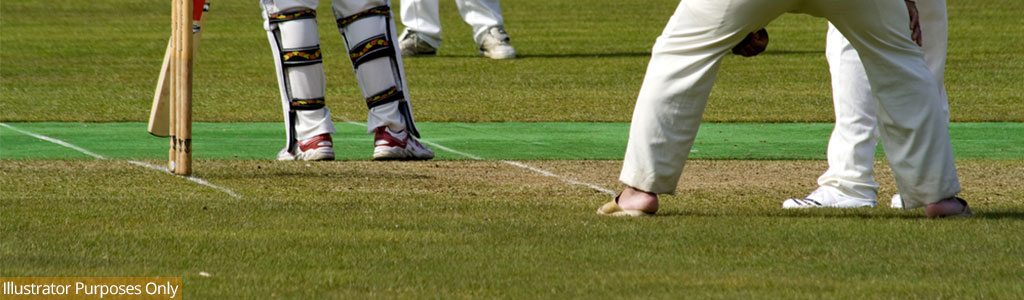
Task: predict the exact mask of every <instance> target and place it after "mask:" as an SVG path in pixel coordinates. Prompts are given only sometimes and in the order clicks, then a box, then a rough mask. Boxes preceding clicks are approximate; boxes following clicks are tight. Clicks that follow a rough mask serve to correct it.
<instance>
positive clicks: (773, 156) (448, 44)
mask: <svg viewBox="0 0 1024 300" xmlns="http://www.w3.org/2000/svg"><path fill="white" fill-rule="evenodd" d="M439 2H440V5H441V18H442V25H443V27H444V30H445V33H444V45H443V46H442V48H441V49H440V50H439V51H438V55H437V56H435V57H423V58H419V57H417V58H408V59H405V60H404V63H405V68H406V75H407V78H408V85H409V91H408V92H409V95H410V96H411V98H412V104H413V107H414V110H415V113H416V117H417V120H418V121H420V122H421V126H422V129H423V133H424V137H425V140H426V141H429V142H431V143H436V144H435V145H440V146H444V147H445V148H448V149H452V150H455V151H459V153H455V152H450V151H448V150H444V149H442V148H439V147H434V149H435V151H436V152H437V154H438V159H437V160H433V161H426V162H373V161H367V160H366V159H367V158H368V157H369V156H370V152H371V148H370V145H371V143H372V142H371V138H370V137H369V136H368V135H366V134H365V131H364V130H365V129H364V128H362V125H361V124H353V123H348V122H344V120H361V119H363V118H365V117H366V108H365V105H363V102H362V99H360V96H359V93H360V91H359V88H358V87H357V85H356V84H355V80H354V76H353V74H352V70H351V66H350V64H349V62H348V61H347V59H346V58H345V53H346V51H345V49H343V46H342V43H341V39H340V37H339V35H338V33H337V30H336V27H335V26H334V20H333V18H332V16H331V15H332V14H331V13H330V8H329V7H330V1H320V5H321V7H320V8H319V10H320V14H319V15H318V22H319V24H320V37H321V38H322V41H321V47H322V49H323V54H324V57H325V60H324V69H325V73H326V75H327V84H326V85H327V90H326V99H327V106H328V107H329V108H330V109H331V111H332V114H333V116H334V121H335V124H336V127H337V129H338V130H339V134H337V135H335V136H334V138H335V141H336V142H337V147H338V150H339V151H338V154H339V158H341V159H344V160H345V161H335V162H322V163H310V162H287V161H286V162H281V161H273V160H272V158H273V157H274V155H275V154H276V152H277V151H278V149H280V147H281V146H282V144H283V143H282V139H283V128H282V125H281V111H280V108H281V104H280V100H279V95H278V87H277V82H276V78H275V76H274V67H273V66H272V62H273V60H272V57H271V55H270V50H269V47H268V46H267V41H266V32H265V31H264V30H263V28H262V24H261V20H260V17H259V14H260V12H259V7H258V4H257V3H256V1H249V0H212V8H211V11H210V13H209V14H208V16H207V17H208V19H207V22H206V24H205V26H204V28H203V38H202V41H201V42H200V46H199V52H198V53H197V54H196V62H195V74H194V78H195V86H194V87H195V89H194V92H195V98H194V101H193V112H194V114H193V116H194V118H195V119H194V120H195V121H196V122H197V123H195V145H194V146H195V149H196V153H195V155H196V158H197V160H196V161H195V164H194V168H195V169H194V171H195V172H194V175H195V177H192V178H183V177H178V176H172V175H169V174H168V173H167V172H165V171H162V169H163V167H162V166H163V165H164V164H166V162H167V161H166V158H165V156H166V154H167V141H166V139H162V138H156V137H151V136H149V135H148V134H146V133H145V125H144V122H145V121H146V119H147V117H148V115H149V109H150V106H151V99H152V92H153V86H154V84H155V81H156V79H157V71H158V68H159V66H160V61H161V59H162V55H163V53H164V47H165V46H166V44H167V39H168V32H169V26H168V22H169V17H168V16H169V12H170V5H169V1H150V0H109V1H81V0H52V1H40V0H2V1H0V16H2V17H0V122H2V123H4V124H7V125H10V126H13V127H15V128H18V129H19V130H24V131H28V132H33V133H36V134H40V135H44V136H48V137H51V138H56V139H60V140H63V141H66V142H69V143H71V144H73V145H75V146H78V147H82V148H84V149H85V150H88V151H91V152H92V153H96V154H98V155H102V156H103V157H104V158H107V159H94V158H92V157H90V156H87V155H85V154H82V153H80V152H78V151H76V150H73V149H69V148H66V147H63V146H59V145H57V144H54V143H52V142H50V141H44V140H40V139H38V138H35V137H31V136H29V135H25V134H22V133H20V132H17V131H15V130H12V129H9V128H6V127H3V126H0V277H6V276H173V277H182V278H183V281H184V286H183V288H182V290H183V292H184V295H185V297H186V298H188V299H267V298H282V299H366V298H387V299H393V298H432V299H437V298H444V299H481V298H484V299H491V298H514V299H520V298H521V299H538V298H539V299H561V298H582V299H596V298H645V299H651V298H660V299H680V298H699V299H1018V298H1021V295H1024V285H1022V284H1021V282H1024V247H1021V245H1024V183H1022V182H1024V181H1022V178H1024V159H1022V156H1024V154H1022V151H1024V146H1022V145H1021V143H1022V142H1021V139H1022V136H1024V133H1022V124H1024V123H1021V122H1024V88H1022V87H1024V76H1022V75H1021V74H1024V47H1021V45H1024V35H1022V34H1020V30H1019V29H1020V28H1024V18H1022V17H1021V16H1022V15H1024V2H1021V1H1016V0H1009V1H1008V0H964V1H948V3H947V4H948V7H949V56H948V59H947V66H946V73H945V84H946V89H947V91H948V93H949V103H950V105H949V106H950V119H951V120H952V122H953V123H952V124H951V126H950V130H951V134H952V137H953V143H954V145H953V146H954V149H955V151H956V155H957V166H958V171H959V175H960V179H961V182H962V185H963V192H962V193H961V194H960V196H962V197H964V198H966V199H967V200H968V201H970V203H971V205H972V207H973V209H974V211H975V212H976V214H977V217H976V218H973V219H966V220H929V219H925V218H923V217H922V216H923V212H921V211H920V210H916V211H899V210H892V209H888V208H887V206H888V205H889V201H888V199H889V197H891V196H892V195H893V194H895V193H897V192H898V191H897V189H896V187H895V185H894V183H893V178H892V174H891V173H890V171H889V167H888V162H887V161H885V160H884V158H882V156H881V152H879V159H878V162H877V163H876V164H875V166H874V167H875V168H874V169H875V172H876V178H877V180H878V182H879V184H880V188H879V202H878V206H879V207H877V208H863V209H852V210H837V209H822V210H799V211H789V210H782V209H780V208H779V204H780V202H781V201H782V199H785V198H787V197H799V196H804V195H806V194H807V193H808V192H810V191H811V190H813V189H814V188H815V187H816V181H815V180H816V179H817V177H818V176H819V175H821V173H822V172H823V171H824V170H825V169H826V168H827V163H826V161H825V160H824V153H825V149H826V141H827V138H828V135H829V131H830V129H831V126H832V125H831V122H833V118H834V114H833V111H832V102H831V99H830V97H831V92H830V89H829V73H828V66H827V65H826V63H825V59H824V54H823V50H824V46H825V30H826V25H825V23H824V21H823V20H820V19H816V18H812V17H809V16H806V15H785V16H783V17H781V18H779V19H778V20H776V21H775V22H774V23H772V24H770V25H769V26H768V27H767V29H768V31H769V32H770V34H771V42H770V44H769V46H768V50H767V51H766V52H765V53H763V54H761V55H759V56H757V57H753V58H742V57H737V56H733V55H728V56H726V57H725V59H724V60H723V63H722V66H721V71H720V72H719V74H718V80H717V82H716V85H715V88H714V90H713V92H712V95H711V99H710V100H709V102H708V103H709V104H708V107H707V110H706V111H705V116H704V121H706V122H708V123H706V124H705V125H704V126H703V127H702V128H701V131H700V135H699V137H698V140H697V144H696V145H695V148H694V149H695V150H696V152H693V153H692V154H691V157H693V158H695V159H694V160H691V161H689V162H688V163H687V166H686V170H685V172H684V173H683V177H682V178H681V180H680V185H679V191H678V193H677V194H676V195H668V196H664V198H663V201H662V206H661V211H659V215H660V216H659V217H655V218H644V219H611V218H604V217H600V216H597V215H595V214H594V211H595V210H596V209H597V207H599V206H600V205H601V204H602V203H604V202H607V201H609V200H610V198H611V196H610V195H608V194H607V193H606V192H605V191H602V190H601V189H607V190H613V191H617V190H618V189H620V188H621V185H620V183H619V182H618V181H617V174H618V171H619V169H620V168H621V164H622V162H621V161H620V160H619V158H620V157H621V155H622V151H623V150H624V147H625V146H624V143H625V140H626V134H627V125H626V123H627V122H628V121H629V120H630V117H631V113H632V108H633V103H634V101H635V97H636V94H637V91H638V90H639V89H640V84H641V81H642V79H643V72H644V70H645V68H646V66H647V61H648V59H649V55H650V48H651V46H652V45H653V44H654V40H655V37H656V36H657V35H658V34H659V33H660V32H661V30H662V28H663V26H664V24H665V22H666V21H667V20H668V18H669V16H670V15H671V13H672V11H673V10H674V8H675V6H676V5H677V4H678V1H677V0H651V1H643V2H642V3H639V2H637V1H615V0H588V1H578V0H505V1H502V3H501V5H502V9H503V12H504V17H505V21H506V24H505V27H506V29H507V30H508V31H509V33H510V34H511V36H512V44H513V45H515V46H516V49H517V52H518V54H519V58H517V59H514V60H506V61H492V60H489V59H484V58H480V56H479V54H478V53H477V49H476V45H475V44H474V43H473V41H472V39H471V38H470V29H469V27H468V26H466V25H465V24H464V23H463V22H462V20H461V19H460V17H459V13H458V11H457V9H456V7H455V3H453V1H444V0H441V1H439ZM393 4H394V6H395V7H397V2H393ZM395 13H396V14H399V13H400V12H398V11H397V9H396V10H395ZM399 26H401V25H399ZM400 29H401V28H400ZM924 30H928V29H927V28H925V29H924ZM356 123H358V122H356ZM460 153H461V154H460ZM465 154H468V155H471V156H472V157H479V158H480V159H481V160H472V159H469V158H470V156H466V155H465ZM200 183H207V184H209V185H202V184H200ZM586 184H590V185H592V186H587V185H586ZM595 187H596V188H595ZM226 191H230V192H231V193H228V192H226ZM0 298H4V296H3V295H0Z"/></svg>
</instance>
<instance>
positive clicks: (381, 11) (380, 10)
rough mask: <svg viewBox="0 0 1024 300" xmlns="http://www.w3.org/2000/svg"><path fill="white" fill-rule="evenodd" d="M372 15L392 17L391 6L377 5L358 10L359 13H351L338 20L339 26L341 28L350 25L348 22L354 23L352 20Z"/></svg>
mask: <svg viewBox="0 0 1024 300" xmlns="http://www.w3.org/2000/svg"><path fill="white" fill-rule="evenodd" d="M370 16H385V17H390V16H391V8H390V7H388V6H387V5H381V6H377V7H374V8H371V9H367V10H364V11H361V12H358V13H356V14H354V15H351V16H348V17H345V18H340V19H338V20H337V22H338V28H339V29H340V28H342V27H345V26H348V24H352V22H355V21H356V20H359V19H362V18H365V17H370Z"/></svg>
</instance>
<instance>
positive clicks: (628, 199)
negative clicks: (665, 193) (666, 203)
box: [618, 186, 658, 214]
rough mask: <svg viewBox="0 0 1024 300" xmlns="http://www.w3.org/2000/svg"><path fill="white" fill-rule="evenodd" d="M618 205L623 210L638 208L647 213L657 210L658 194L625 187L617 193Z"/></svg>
mask: <svg viewBox="0 0 1024 300" xmlns="http://www.w3.org/2000/svg"><path fill="white" fill-rule="evenodd" d="M618 203H619V207H622V209H625V210H640V211H643V212H646V213H649V214H653V213H655V212H657V211H658V195H657V194H654V193H648V192H644V191H641V190H638V189H635V188H633V187H628V186H627V187H626V188H625V189H623V190H622V193H621V194H619V201H618Z"/></svg>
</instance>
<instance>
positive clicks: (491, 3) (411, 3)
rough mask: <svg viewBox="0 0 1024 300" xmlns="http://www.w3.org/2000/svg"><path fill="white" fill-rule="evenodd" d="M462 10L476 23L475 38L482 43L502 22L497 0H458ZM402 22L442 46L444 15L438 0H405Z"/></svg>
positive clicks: (474, 24)
mask: <svg viewBox="0 0 1024 300" xmlns="http://www.w3.org/2000/svg"><path fill="white" fill-rule="evenodd" d="M455 5H457V6H458V7H459V14H462V20H464V21H466V24H469V25H470V26H473V40H475V41H476V44H477V45H479V44H480V43H482V42H483V40H484V35H486V34H487V29H489V28H491V27H498V26H503V24H505V22H504V20H503V19H502V18H501V5H499V3H498V0H455ZM401 6H402V8H401V9H402V25H405V27H406V30H412V31H415V32H416V33H417V35H418V36H419V37H420V38H422V39H423V40H424V41H425V42H427V44H430V46H432V47H434V49H440V47H441V41H442V39H441V16H440V12H439V11H440V9H439V7H438V0H402V3H401Z"/></svg>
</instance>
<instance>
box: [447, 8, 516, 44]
mask: <svg viewBox="0 0 1024 300" xmlns="http://www.w3.org/2000/svg"><path fill="white" fill-rule="evenodd" d="M455 4H456V5H458V7H459V13H460V14H462V20H463V21H466V24H469V25H470V26H473V40H474V41H476V44H477V45H480V44H482V43H483V40H484V35H486V34H487V30H488V29H490V28H491V27H500V26H503V25H504V24H505V22H504V20H502V18H501V4H500V3H498V0H455Z"/></svg>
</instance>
